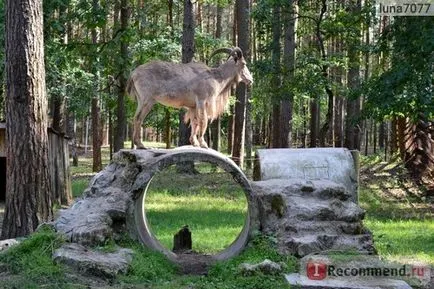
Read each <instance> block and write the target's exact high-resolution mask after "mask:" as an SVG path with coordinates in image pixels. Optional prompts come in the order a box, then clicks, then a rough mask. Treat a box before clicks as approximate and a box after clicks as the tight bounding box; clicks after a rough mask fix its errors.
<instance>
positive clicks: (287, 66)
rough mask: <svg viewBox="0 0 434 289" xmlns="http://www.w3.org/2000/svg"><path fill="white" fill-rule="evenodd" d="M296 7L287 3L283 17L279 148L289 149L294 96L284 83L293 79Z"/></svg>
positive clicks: (291, 3)
mask: <svg viewBox="0 0 434 289" xmlns="http://www.w3.org/2000/svg"><path fill="white" fill-rule="evenodd" d="M295 14H297V6H296V3H294V1H293V0H290V1H288V3H287V4H286V7H285V10H284V17H285V21H284V23H285V38H284V47H283V64H284V80H283V81H284V87H285V89H284V91H283V99H282V102H281V110H280V118H281V120H280V146H281V147H283V148H289V147H291V146H292V108H293V101H294V95H293V92H292V91H288V85H286V83H287V82H288V81H289V80H290V79H292V78H293V77H294V70H295V48H296V43H295V39H296V34H295V31H296V27H297V19H296V18H295V17H294V15H295Z"/></svg>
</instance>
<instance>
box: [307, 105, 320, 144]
mask: <svg viewBox="0 0 434 289" xmlns="http://www.w3.org/2000/svg"><path fill="white" fill-rule="evenodd" d="M319 116H320V105H319V100H318V98H312V99H311V100H310V143H309V147H311V148H314V147H317V145H318V137H319Z"/></svg>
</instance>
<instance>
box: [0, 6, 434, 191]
mask: <svg viewBox="0 0 434 289" xmlns="http://www.w3.org/2000/svg"><path fill="white" fill-rule="evenodd" d="M0 5H1V6H0V10H2V12H1V13H0V15H1V16H0V17H2V18H3V17H4V15H5V14H4V12H3V11H4V9H5V7H4V2H2V3H1V4H0ZM186 11H187V13H186ZM188 11H190V12H188ZM43 19H44V21H43V31H44V32H43V35H44V50H45V72H46V87H47V94H48V99H49V118H50V120H49V123H50V126H51V127H52V128H53V129H54V130H56V131H58V132H61V133H66V134H67V135H68V136H70V137H71V138H72V140H73V143H74V146H78V147H85V148H87V147H90V146H92V151H93V157H94V164H93V167H94V171H98V170H100V169H101V156H100V155H101V154H100V151H101V146H110V148H111V152H116V151H118V150H119V149H120V148H123V146H124V141H125V140H128V139H130V138H131V134H132V122H131V120H132V116H133V114H134V109H135V105H136V104H135V103H134V102H133V101H132V100H131V99H130V98H129V97H128V96H127V95H126V94H125V85H126V81H127V79H128V77H129V74H130V72H131V71H132V70H133V69H134V68H135V67H137V66H138V65H140V64H144V63H147V62H149V61H151V60H156V59H158V60H168V61H174V62H181V61H183V62H189V61H190V60H191V59H192V60H193V61H200V62H205V63H207V62H208V58H209V56H210V54H211V53H212V52H213V51H214V50H215V49H218V48H221V47H234V46H239V47H241V48H242V49H243V51H244V55H245V58H246V59H247V61H248V66H249V68H250V70H251V72H252V73H253V77H254V80H255V83H254V85H253V86H252V87H249V88H246V87H245V86H243V85H239V87H238V88H237V89H236V90H235V89H233V91H232V93H231V94H232V96H231V101H230V106H229V107H228V108H227V111H226V113H225V114H224V115H222V116H221V117H220V118H219V119H217V120H215V121H214V122H213V123H211V125H210V127H211V129H209V132H208V133H207V139H208V140H209V142H210V143H211V145H212V147H213V148H214V149H216V150H220V151H224V152H226V153H228V154H229V155H232V157H233V159H234V160H236V162H237V163H239V164H241V165H243V166H246V167H247V168H250V167H251V166H252V158H253V151H254V149H255V148H256V147H269V148H281V147H282V148H283V147H298V148H301V147H319V146H321V147H323V146H330V147H347V148H349V149H358V150H361V152H363V153H364V154H372V153H376V152H378V151H382V152H384V155H385V158H386V159H387V158H389V157H390V156H392V155H394V154H395V153H398V154H399V155H400V157H401V159H402V161H403V162H404V163H405V164H406V166H407V167H408V168H409V169H410V170H411V172H412V173H413V175H414V177H415V178H416V179H417V180H418V181H419V182H420V183H423V184H426V185H428V187H430V188H432V185H433V184H432V181H431V180H430V179H432V177H433V168H434V146H433V137H432V136H433V125H432V119H433V113H434V101H433V69H434V67H433V63H434V53H433V51H434V37H433V35H434V19H433V17H388V16H380V15H378V14H377V13H376V10H375V6H374V1H369V0H367V1H361V0H356V1H344V0H338V1H327V0H321V1H320V0H318V1H292V0H285V1H280V0H264V1H262V0H257V1H246V0H244V1H241V0H240V1H225V0H206V1H205V0H204V1H195V2H193V3H192V2H191V1H175V0H168V1H163V2H162V1H144V0H137V1H135V0H119V1H117V0H93V1H85V0H46V1H44V2H43ZM1 20H2V21H1V23H2V24H1V25H2V27H0V33H1V34H2V35H4V34H5V29H4V20H5V19H1ZM186 33H190V34H192V39H194V40H193V41H191V43H183V39H187V38H186V37H185V35H186ZM0 39H1V40H0V41H1V42H2V43H0V45H1V46H3V48H2V49H0V51H1V52H0V58H1V59H2V63H3V64H4V58H5V49H4V36H3V37H1V38H0ZM189 51H190V53H192V55H191V56H188V55H187V56H184V53H187V52H189ZM193 56H194V57H193ZM188 58H190V59H188ZM217 60H218V59H217ZM218 64H219V63H218V62H216V60H215V59H214V60H213V62H212V63H208V65H210V66H211V67H213V66H214V67H215V66H217V65H218ZM0 73H1V79H3V80H4V79H5V77H4V76H5V68H4V66H3V65H2V67H1V70H0ZM179 114H180V112H179V110H176V109H171V108H167V107H163V106H160V105H158V106H155V107H154V108H153V110H152V112H151V114H150V115H148V117H146V119H145V122H144V126H143V137H144V139H147V140H149V141H162V142H165V143H166V146H167V147H174V146H177V145H178V144H184V143H183V142H182V140H183V138H182V131H183V130H182V129H181V130H180V129H179V128H180V126H183V123H182V121H181V122H180V119H181V118H180V115H179ZM181 114H182V112H181ZM0 119H5V82H3V85H1V86H0ZM180 136H181V137H180Z"/></svg>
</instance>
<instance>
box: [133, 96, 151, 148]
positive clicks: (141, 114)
mask: <svg viewBox="0 0 434 289" xmlns="http://www.w3.org/2000/svg"><path fill="white" fill-rule="evenodd" d="M153 105H154V102H153V101H151V100H148V101H145V103H143V104H139V105H138V106H137V110H136V113H135V115H134V131H133V142H134V144H135V145H136V148H137V149H146V148H145V146H144V145H143V143H142V140H141V137H140V132H141V129H142V123H143V120H144V119H145V117H146V116H147V115H148V113H149V112H150V111H151V109H152V106H153Z"/></svg>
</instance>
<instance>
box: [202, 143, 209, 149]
mask: <svg viewBox="0 0 434 289" xmlns="http://www.w3.org/2000/svg"><path fill="white" fill-rule="evenodd" d="M200 147H201V148H204V149H207V148H208V145H207V144H206V142H205V143H201V144H200Z"/></svg>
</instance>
